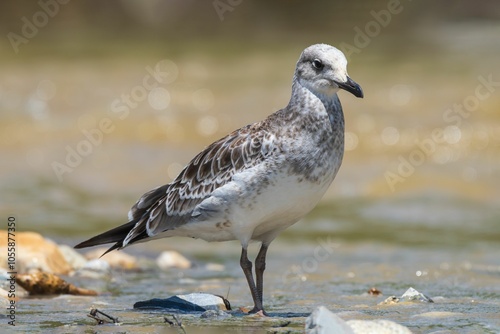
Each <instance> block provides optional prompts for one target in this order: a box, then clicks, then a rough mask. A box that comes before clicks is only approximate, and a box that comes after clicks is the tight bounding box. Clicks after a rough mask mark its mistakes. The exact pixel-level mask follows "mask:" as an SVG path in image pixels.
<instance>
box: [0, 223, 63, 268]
mask: <svg viewBox="0 0 500 334" xmlns="http://www.w3.org/2000/svg"><path fill="white" fill-rule="evenodd" d="M6 248H7V232H6V231H0V266H1V267H4V268H6V267H7V258H6V255H7V251H6ZM16 271H17V272H22V273H31V272H37V271H42V272H47V273H53V274H67V273H69V272H70V271H71V266H70V265H69V264H68V262H67V261H66V259H65V258H64V256H63V255H62V254H61V252H60V251H59V247H58V246H57V245H56V244H55V243H54V242H52V241H50V240H48V239H45V238H44V237H42V236H41V235H40V234H39V233H35V232H17V233H16Z"/></svg>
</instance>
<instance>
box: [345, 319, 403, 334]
mask: <svg viewBox="0 0 500 334" xmlns="http://www.w3.org/2000/svg"><path fill="white" fill-rule="evenodd" d="M347 325H349V327H350V328H351V329H352V331H353V332H354V334H411V331H410V330H409V329H408V328H407V327H405V326H401V325H400V324H397V323H395V322H393V321H390V320H349V321H347Z"/></svg>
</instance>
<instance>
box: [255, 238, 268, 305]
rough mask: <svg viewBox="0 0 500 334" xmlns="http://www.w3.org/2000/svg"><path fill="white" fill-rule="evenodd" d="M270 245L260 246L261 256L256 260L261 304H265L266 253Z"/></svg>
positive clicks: (256, 275)
mask: <svg viewBox="0 0 500 334" xmlns="http://www.w3.org/2000/svg"><path fill="white" fill-rule="evenodd" d="M267 247H268V245H265V244H262V245H261V246H260V250H259V254H257V257H256V258H255V279H256V280H257V293H258V296H259V299H260V301H261V303H264V298H263V297H262V295H263V292H264V270H266V253H267Z"/></svg>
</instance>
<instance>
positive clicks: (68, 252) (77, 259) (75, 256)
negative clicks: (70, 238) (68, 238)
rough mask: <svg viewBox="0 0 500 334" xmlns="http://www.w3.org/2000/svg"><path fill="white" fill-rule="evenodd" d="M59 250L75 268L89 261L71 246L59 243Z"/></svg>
mask: <svg viewBox="0 0 500 334" xmlns="http://www.w3.org/2000/svg"><path fill="white" fill-rule="evenodd" d="M59 251H60V252H61V254H62V256H63V257H64V259H65V260H66V262H67V263H68V264H69V265H70V266H71V268H73V270H78V269H80V268H81V267H83V266H84V265H85V264H86V263H87V259H86V258H85V257H83V255H81V254H80V253H78V252H77V251H76V250H75V249H74V248H73V247H71V246H68V245H59Z"/></svg>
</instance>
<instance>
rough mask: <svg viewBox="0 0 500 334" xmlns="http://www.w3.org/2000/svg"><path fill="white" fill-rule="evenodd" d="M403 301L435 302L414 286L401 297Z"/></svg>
mask: <svg viewBox="0 0 500 334" xmlns="http://www.w3.org/2000/svg"><path fill="white" fill-rule="evenodd" d="M400 301H401V302H423V303H434V301H433V300H432V299H430V298H429V297H427V296H426V295H424V294H423V293H420V292H418V291H417V290H415V289H414V288H411V287H410V288H409V289H408V290H406V292H405V293H404V294H403V295H402V296H401V298H400Z"/></svg>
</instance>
